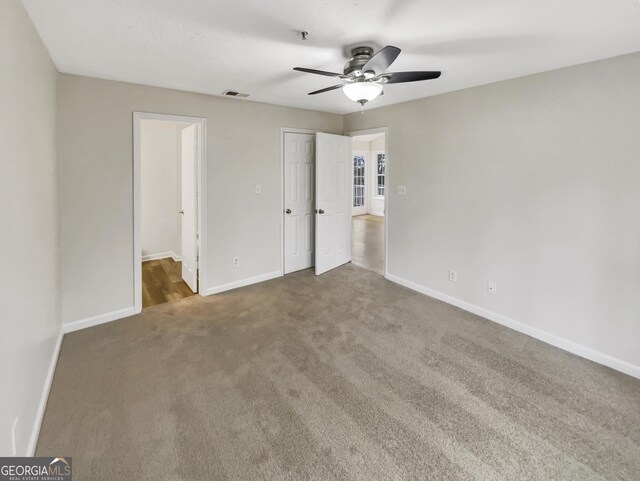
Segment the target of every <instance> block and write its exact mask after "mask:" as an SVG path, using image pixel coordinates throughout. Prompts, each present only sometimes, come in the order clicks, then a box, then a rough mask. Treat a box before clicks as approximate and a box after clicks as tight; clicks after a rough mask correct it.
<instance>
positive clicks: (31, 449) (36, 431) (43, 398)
mask: <svg viewBox="0 0 640 481" xmlns="http://www.w3.org/2000/svg"><path fill="white" fill-rule="evenodd" d="M63 337H64V328H63V327H61V328H60V333H59V334H58V339H56V345H55V346H54V348H53V353H52V354H51V361H50V362H49V369H48V370H47V377H46V378H45V380H44V385H43V386H42V394H41V395H40V404H39V405H38V411H37V412H36V418H35V420H34V424H33V429H32V430H31V438H30V439H29V445H28V446H27V454H26V456H33V455H35V452H36V446H37V445H38V437H39V436H40V427H41V426H42V419H43V418H44V411H45V409H46V408H47V400H48V399H49V392H50V391H51V384H52V383H53V374H54V373H55V371H56V364H57V363H58V356H59V355H60V347H62V338H63Z"/></svg>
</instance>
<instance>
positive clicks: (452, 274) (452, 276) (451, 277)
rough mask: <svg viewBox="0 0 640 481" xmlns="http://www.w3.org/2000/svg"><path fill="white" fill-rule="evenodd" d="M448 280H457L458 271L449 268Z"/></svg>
mask: <svg viewBox="0 0 640 481" xmlns="http://www.w3.org/2000/svg"><path fill="white" fill-rule="evenodd" d="M449 281H450V282H458V271H456V270H454V269H449Z"/></svg>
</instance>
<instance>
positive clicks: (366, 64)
mask: <svg viewBox="0 0 640 481" xmlns="http://www.w3.org/2000/svg"><path fill="white" fill-rule="evenodd" d="M351 55H352V57H351V58H350V59H349V61H348V62H347V63H346V65H345V66H344V73H341V74H340V73H334V72H325V71H324V70H315V69H311V68H303V67H294V69H293V70H297V71H298V72H307V73H313V74H316V75H324V76H327V77H337V78H339V79H340V80H342V82H343V83H341V84H338V85H332V86H331V87H327V88H324V89H320V90H315V91H314V92H309V95H316V94H321V93H324V92H329V91H331V90H336V89H342V91H343V92H344V94H345V95H346V96H347V97H348V98H349V99H350V100H353V101H354V102H358V103H359V104H360V105H362V106H364V104H365V103H367V102H369V101H371V100H373V99H375V98H376V97H378V96H379V95H383V94H384V92H383V87H382V86H383V85H384V84H397V83H405V82H418V81H421V80H432V79H437V78H438V77H440V75H441V73H442V72H426V71H419V72H385V71H386V70H387V69H388V68H389V66H390V65H391V64H392V63H393V62H394V61H395V59H396V58H398V55H400V49H399V48H398V47H393V46H391V45H387V46H386V47H384V48H383V49H382V50H380V51H379V52H378V53H376V54H375V55H374V54H373V49H372V48H371V47H355V48H354V49H352V50H351Z"/></svg>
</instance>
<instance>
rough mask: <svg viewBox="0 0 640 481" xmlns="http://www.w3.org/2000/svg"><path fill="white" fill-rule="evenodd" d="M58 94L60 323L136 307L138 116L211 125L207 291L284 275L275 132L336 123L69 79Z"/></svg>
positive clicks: (331, 127)
mask: <svg viewBox="0 0 640 481" xmlns="http://www.w3.org/2000/svg"><path fill="white" fill-rule="evenodd" d="M58 87H59V88H58V95H59V111H58V130H59V146H60V147H59V178H60V212H61V224H60V225H61V232H60V235H61V265H62V266H63V270H62V315H63V320H64V321H65V322H71V321H77V320H80V319H85V318H88V317H91V316H96V315H101V314H105V313H109V312H113V311H116V310H120V309H124V308H128V307H131V306H133V231H132V229H133V228H132V216H133V211H132V208H133V206H132V195H133V194H132V182H133V179H132V175H133V174H132V151H133V146H132V142H133V133H132V130H133V125H132V123H133V121H132V114H133V112H134V111H143V112H156V113H165V114H174V115H187V116H194V117H205V118H206V119H207V122H208V132H207V135H208V138H207V141H208V157H207V183H208V192H207V197H208V203H207V206H208V218H207V222H208V249H207V250H208V266H207V267H208V283H209V285H208V286H204V287H205V288H212V287H216V286H220V285H224V284H227V283H231V282H234V281H239V280H243V279H247V278H251V277H254V276H260V275H264V274H268V273H272V272H277V271H280V269H281V256H282V252H281V244H280V240H281V229H280V222H281V213H280V208H281V199H280V192H281V190H280V189H281V181H282V179H281V170H280V128H281V127H296V128H303V129H314V130H320V131H327V132H342V116H340V115H335V114H327V113H320V112H313V111H309V110H300V109H292V108H286V107H277V106H272V105H266V104H259V103H255V102H246V101H242V100H237V99H225V98H221V97H213V96H206V95H199V94H193V93H186V92H180V91H175V90H167V89H160V88H154V87H145V86H141V85H134V84H127V83H122V82H113V81H107V80H98V79H93V78H87V77H78V76H71V75H61V76H60V78H59V82H58ZM254 184H261V185H262V194H261V195H255V194H254V193H253V190H254ZM234 256H239V257H240V267H236V268H234V267H233V266H232V258H233V257H234Z"/></svg>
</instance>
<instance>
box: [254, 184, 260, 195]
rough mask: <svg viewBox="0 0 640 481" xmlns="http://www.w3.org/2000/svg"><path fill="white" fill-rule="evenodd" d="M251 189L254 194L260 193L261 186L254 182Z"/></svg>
mask: <svg viewBox="0 0 640 481" xmlns="http://www.w3.org/2000/svg"><path fill="white" fill-rule="evenodd" d="M253 191H254V192H255V193H256V194H262V186H261V185H260V184H255V185H254V186H253Z"/></svg>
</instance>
